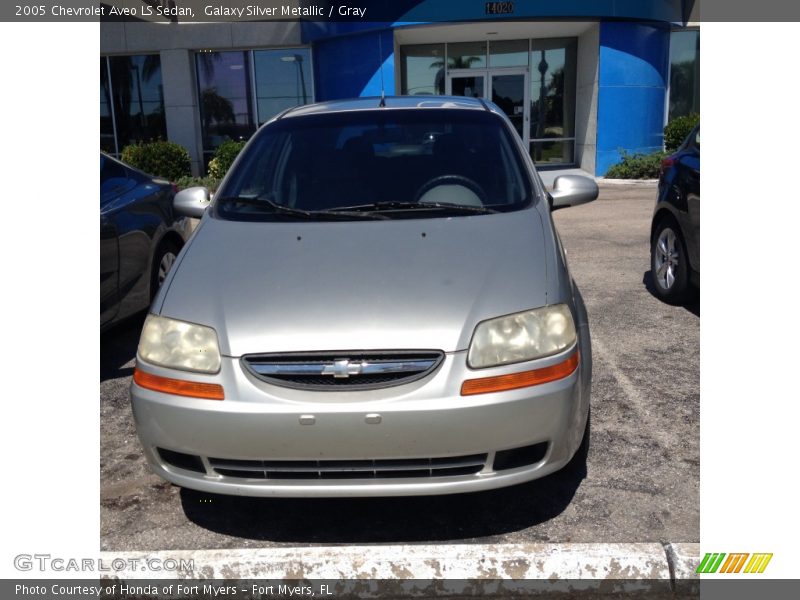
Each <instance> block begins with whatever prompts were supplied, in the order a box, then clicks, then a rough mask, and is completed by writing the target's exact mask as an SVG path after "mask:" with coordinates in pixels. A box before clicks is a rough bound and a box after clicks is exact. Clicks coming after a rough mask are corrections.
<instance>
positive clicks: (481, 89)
mask: <svg viewBox="0 0 800 600" xmlns="http://www.w3.org/2000/svg"><path fill="white" fill-rule="evenodd" d="M446 93H447V95H448V96H466V97H468V98H486V72H485V71H484V72H481V71H479V72H477V73H476V72H474V71H467V72H461V71H450V72H449V73H448V74H447V90H446Z"/></svg>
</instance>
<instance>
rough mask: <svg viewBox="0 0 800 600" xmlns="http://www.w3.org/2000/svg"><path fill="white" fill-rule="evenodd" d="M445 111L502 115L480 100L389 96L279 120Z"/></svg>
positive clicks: (321, 105)
mask: <svg viewBox="0 0 800 600" xmlns="http://www.w3.org/2000/svg"><path fill="white" fill-rule="evenodd" d="M412 108H413V109H425V108H440V109H441V108H444V109H448V110H481V111H490V112H498V109H497V108H496V107H494V105H493V104H491V103H487V102H486V101H484V100H482V99H480V98H467V97H464V96H423V95H420V96H386V97H385V98H384V99H383V103H382V102H381V98H380V97H379V96H374V97H369V98H352V99H347V100H330V101H327V102H318V103H316V104H306V105H304V106H298V107H295V108H291V109H289V110H287V111H286V112H284V113H283V114H282V115H280V116H278V118H279V119H286V118H293V117H300V116H306V115H319V114H328V113H337V112H353V111H367V110H381V111H385V110H404V109H412Z"/></svg>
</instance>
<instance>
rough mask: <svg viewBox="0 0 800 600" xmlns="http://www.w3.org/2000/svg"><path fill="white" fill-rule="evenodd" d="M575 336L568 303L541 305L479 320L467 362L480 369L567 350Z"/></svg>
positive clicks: (573, 341)
mask: <svg viewBox="0 0 800 600" xmlns="http://www.w3.org/2000/svg"><path fill="white" fill-rule="evenodd" d="M576 339H577V336H576V334H575V323H574V322H573V321H572V313H570V310H569V307H568V306H567V305H566V304H554V305H552V306H544V307H542V308H536V309H533V310H528V311H525V312H521V313H516V314H513V315H508V316H505V317H499V318H497V319H490V320H489V321H484V322H483V323H479V324H478V326H477V327H476V328H475V333H474V335H473V336H472V342H471V343H470V345H469V354H468V355H467V364H469V366H470V367H472V368H473V369H480V368H483V367H494V366H497V365H504V364H508V363H516V362H522V361H525V360H532V359H534V358H542V357H544V356H550V355H551V354H557V353H559V352H561V351H562V350H566V349H567V348H569V347H570V346H572V345H573V344H574V343H575V340H576Z"/></svg>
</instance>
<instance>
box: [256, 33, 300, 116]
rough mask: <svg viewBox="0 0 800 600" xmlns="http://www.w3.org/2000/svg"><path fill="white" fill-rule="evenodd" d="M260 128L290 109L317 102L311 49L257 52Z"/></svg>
mask: <svg viewBox="0 0 800 600" xmlns="http://www.w3.org/2000/svg"><path fill="white" fill-rule="evenodd" d="M253 64H254V69H255V80H256V102H257V106H256V110H257V114H258V122H259V124H261V123H264V122H266V121H268V120H269V119H271V118H272V117H274V116H275V115H277V114H278V113H280V112H281V111H283V110H286V109H287V108H291V107H293V106H298V105H302V104H308V103H309V102H313V97H314V93H313V89H312V86H313V78H312V76H311V52H310V50H309V49H308V48H291V49H288V50H256V51H255V52H253Z"/></svg>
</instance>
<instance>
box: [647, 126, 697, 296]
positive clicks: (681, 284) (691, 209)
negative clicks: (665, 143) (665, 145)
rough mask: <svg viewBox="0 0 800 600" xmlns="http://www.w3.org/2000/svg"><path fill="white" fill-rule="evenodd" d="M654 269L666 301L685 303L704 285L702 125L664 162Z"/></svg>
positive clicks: (652, 241)
mask: <svg viewBox="0 0 800 600" xmlns="http://www.w3.org/2000/svg"><path fill="white" fill-rule="evenodd" d="M650 268H651V272H652V274H653V284H654V285H653V287H654V290H655V293H656V295H657V296H658V297H659V298H661V299H662V300H664V301H665V302H669V303H680V302H683V301H685V300H686V299H687V297H688V295H689V293H690V292H691V289H692V287H693V286H694V287H696V288H699V286H700V126H699V125H698V126H697V127H695V129H694V130H692V132H691V133H690V134H689V136H688V137H687V138H686V140H685V141H684V142H683V144H682V145H681V146H680V148H678V150H677V151H676V152H675V153H674V154H671V155H670V156H668V157H666V158H665V159H664V160H663V161H662V162H661V175H660V177H659V180H658V199H657V201H656V208H655V211H654V212H653V224H652V228H651V231H650Z"/></svg>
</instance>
